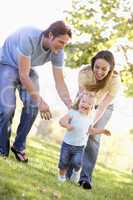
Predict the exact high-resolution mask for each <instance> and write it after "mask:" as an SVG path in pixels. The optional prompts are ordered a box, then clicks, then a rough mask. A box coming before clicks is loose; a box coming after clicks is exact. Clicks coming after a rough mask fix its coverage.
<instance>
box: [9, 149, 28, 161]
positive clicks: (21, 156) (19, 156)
mask: <svg viewBox="0 0 133 200" xmlns="http://www.w3.org/2000/svg"><path fill="white" fill-rule="evenodd" d="M11 150H12V152H13V153H14V155H15V157H16V159H17V160H18V161H20V162H23V163H27V162H28V158H27V156H26V153H25V152H21V151H17V150H16V149H15V148H14V147H13V146H12V147H11Z"/></svg>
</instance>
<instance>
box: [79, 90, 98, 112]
mask: <svg viewBox="0 0 133 200" xmlns="http://www.w3.org/2000/svg"><path fill="white" fill-rule="evenodd" d="M94 104H95V92H87V93H86V94H83V96H82V97H81V100H80V102H79V107H78V108H79V112H82V113H86V114H88V112H90V111H91V110H92V108H93V106H94Z"/></svg>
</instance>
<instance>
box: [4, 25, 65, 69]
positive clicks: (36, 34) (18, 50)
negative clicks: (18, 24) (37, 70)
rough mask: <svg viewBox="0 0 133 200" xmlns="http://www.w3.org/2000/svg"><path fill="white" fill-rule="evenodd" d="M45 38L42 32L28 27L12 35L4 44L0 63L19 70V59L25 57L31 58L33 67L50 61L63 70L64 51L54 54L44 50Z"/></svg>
mask: <svg viewBox="0 0 133 200" xmlns="http://www.w3.org/2000/svg"><path fill="white" fill-rule="evenodd" d="M43 38H44V36H43V35H42V30H39V29H36V28H33V27H28V28H27V27H26V28H22V29H20V30H18V31H16V32H15V33H13V34H11V35H10V36H9V37H8V38H7V39H6V40H5V42H4V44H3V47H2V50H1V58H0V63H2V64H7V65H10V66H12V67H15V68H18V57H19V55H24V56H27V57H28V58H30V60H31V67H34V66H39V65H43V64H45V63H46V62H48V61H51V62H52V65H53V66H56V67H59V68H62V66H63V62H64V50H63V49H61V50H59V52H58V53H56V54H55V53H53V52H51V50H50V49H49V50H47V51H46V50H45V49H44V48H43V45H42V42H43Z"/></svg>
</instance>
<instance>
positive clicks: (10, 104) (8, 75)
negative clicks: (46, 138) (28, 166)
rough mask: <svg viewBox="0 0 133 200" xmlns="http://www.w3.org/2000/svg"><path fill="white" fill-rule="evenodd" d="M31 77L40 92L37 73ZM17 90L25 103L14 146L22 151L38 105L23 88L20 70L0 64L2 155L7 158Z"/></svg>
mask: <svg viewBox="0 0 133 200" xmlns="http://www.w3.org/2000/svg"><path fill="white" fill-rule="evenodd" d="M30 77H31V79H32V81H33V83H34V85H35V86H36V88H37V90H39V85H38V76H37V74H36V73H35V71H33V70H31V71H30ZM16 89H18V92H19V96H20V98H21V100H22V102H23V108H22V112H21V118H20V123H19V126H18V128H17V135H16V138H15V141H14V144H13V145H14V147H15V148H16V149H17V150H18V151H22V150H24V149H25V145H26V137H27V135H28V133H29V131H30V129H31V126H32V124H33V122H34V120H35V118H36V116H37V113H38V108H37V104H36V103H35V102H34V101H33V100H32V98H31V96H30V95H29V94H28V92H27V91H26V89H25V88H24V87H23V86H22V84H21V82H20V79H19V74H18V69H16V68H13V67H11V66H8V65H2V64H0V153H1V154H3V155H6V156H8V154H9V147H10V134H11V123H12V119H13V116H14V113H15V108H16Z"/></svg>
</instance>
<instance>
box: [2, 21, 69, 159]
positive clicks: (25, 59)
mask: <svg viewBox="0 0 133 200" xmlns="http://www.w3.org/2000/svg"><path fill="white" fill-rule="evenodd" d="M71 35H72V34H71V30H70V28H69V27H68V26H66V24H65V23H64V22H63V21H57V22H54V23H53V24H51V25H50V26H49V27H48V28H47V29H46V30H45V31H41V30H39V29H36V28H33V27H28V28H23V29H21V30H18V31H16V32H15V33H13V34H12V35H10V36H9V37H8V38H7V39H6V41H5V42H4V45H3V47H2V52H1V59H0V155H1V156H3V157H7V156H8V155H9V148H10V141H9V139H10V134H11V128H10V127H11V123H12V119H13V116H14V112H15V108H16V96H15V91H16V89H18V91H19V95H20V98H21V100H22V102H23V109H22V113H21V118H20V123H19V126H18V129H17V135H16V138H15V141H14V143H13V146H12V147H11V150H12V152H13V153H14V154H15V156H16V159H17V160H19V161H21V162H27V161H28V158H27V156H26V154H25V151H24V150H25V146H26V137H27V135H28V133H29V131H30V129H31V127H32V124H33V122H34V120H35V118H36V116H37V113H38V110H39V111H40V113H41V117H42V118H45V119H47V120H49V119H50V118H51V117H52V115H51V111H50V108H49V106H48V104H47V103H46V102H45V100H44V99H42V97H41V96H40V95H39V85H38V76H37V74H36V73H35V71H34V66H38V65H43V64H45V63H46V62H48V61H51V63H52V68H53V76H54V80H55V86H56V89H57V92H58V94H59V96H60V98H61V100H62V101H63V102H64V103H65V105H66V106H67V107H68V108H70V107H71V99H70V96H69V92H68V89H67V86H66V84H65V82H64V78H63V72H62V66H63V61H64V51H63V48H64V46H65V45H66V44H67V42H68V41H69V39H70V38H71Z"/></svg>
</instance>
